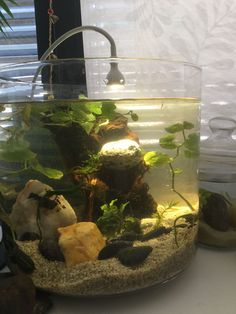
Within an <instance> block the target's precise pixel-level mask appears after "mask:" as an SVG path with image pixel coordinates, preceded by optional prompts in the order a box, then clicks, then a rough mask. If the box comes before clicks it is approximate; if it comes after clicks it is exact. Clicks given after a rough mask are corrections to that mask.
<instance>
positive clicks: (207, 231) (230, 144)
mask: <svg viewBox="0 0 236 314" xmlns="http://www.w3.org/2000/svg"><path fill="white" fill-rule="evenodd" d="M209 128H210V130H211V135H210V136H209V137H208V138H207V139H206V140H204V141H202V143H201V157H200V165H199V168H200V169H199V179H200V207H201V213H202V214H201V220H200V228H199V242H200V243H202V244H205V245H209V246H213V247H219V248H233V247H236V231H235V228H236V140H235V139H234V138H233V136H232V135H233V133H234V131H235V129H236V121H235V120H234V119H232V118H229V117H223V116H220V117H215V118H212V119H211V120H210V121H209Z"/></svg>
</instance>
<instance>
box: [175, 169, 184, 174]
mask: <svg viewBox="0 0 236 314" xmlns="http://www.w3.org/2000/svg"><path fill="white" fill-rule="evenodd" d="M182 172H183V169H181V168H174V174H181V173H182Z"/></svg>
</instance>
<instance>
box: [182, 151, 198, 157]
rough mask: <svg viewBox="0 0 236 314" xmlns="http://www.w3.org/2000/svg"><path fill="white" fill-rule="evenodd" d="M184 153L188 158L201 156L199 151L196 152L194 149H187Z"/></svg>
mask: <svg viewBox="0 0 236 314" xmlns="http://www.w3.org/2000/svg"><path fill="white" fill-rule="evenodd" d="M184 155H185V157H186V158H191V159H194V158H198V157H199V152H194V151H192V150H185V151H184Z"/></svg>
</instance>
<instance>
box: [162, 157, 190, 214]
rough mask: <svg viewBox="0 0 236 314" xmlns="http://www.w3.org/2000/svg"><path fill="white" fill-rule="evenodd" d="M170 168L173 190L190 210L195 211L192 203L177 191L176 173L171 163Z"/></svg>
mask: <svg viewBox="0 0 236 314" xmlns="http://www.w3.org/2000/svg"><path fill="white" fill-rule="evenodd" d="M168 165H169V168H170V173H171V190H172V191H173V192H175V193H176V194H177V195H178V196H179V197H180V198H181V199H182V200H183V201H184V202H185V203H186V204H187V205H188V206H189V208H190V209H191V210H192V211H194V208H193V206H192V205H191V204H190V202H189V201H188V200H187V199H186V198H185V197H184V196H183V195H182V194H181V193H180V192H178V191H177V190H176V189H175V171H174V168H173V166H172V164H171V163H169V164H168Z"/></svg>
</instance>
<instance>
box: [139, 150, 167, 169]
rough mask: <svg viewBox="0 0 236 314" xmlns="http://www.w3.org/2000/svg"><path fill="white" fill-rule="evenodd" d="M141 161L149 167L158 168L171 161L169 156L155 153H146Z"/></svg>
mask: <svg viewBox="0 0 236 314" xmlns="http://www.w3.org/2000/svg"><path fill="white" fill-rule="evenodd" d="M143 159H144V162H145V164H146V165H147V166H150V167H159V166H162V165H165V164H168V163H170V162H171V161H172V158H171V157H170V156H169V155H167V154H164V153H157V152H148V153H146V154H145V155H144V157H143Z"/></svg>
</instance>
